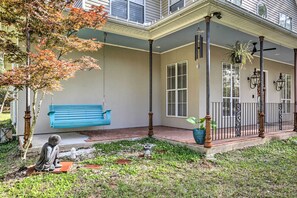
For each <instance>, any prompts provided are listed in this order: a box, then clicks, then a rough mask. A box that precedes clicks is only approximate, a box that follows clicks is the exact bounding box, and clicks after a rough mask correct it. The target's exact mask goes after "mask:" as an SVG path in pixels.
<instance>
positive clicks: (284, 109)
mask: <svg viewBox="0 0 297 198" xmlns="http://www.w3.org/2000/svg"><path fill="white" fill-rule="evenodd" d="M283 75H284V79H285V85H284V87H283V88H282V90H281V103H282V104H283V101H286V102H287V101H289V103H290V104H291V103H292V80H293V78H292V75H291V74H283ZM288 76H290V78H291V83H290V88H291V90H290V93H291V94H290V98H283V92H284V91H285V89H286V91H287V92H288V86H287V77H288ZM285 104H286V103H285ZM290 107H291V105H290ZM282 113H283V114H290V113H293V112H291V109H290V112H288V109H287V108H285V107H283V111H282Z"/></svg>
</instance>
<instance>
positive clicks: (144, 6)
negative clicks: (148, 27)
mask: <svg viewBox="0 0 297 198" xmlns="http://www.w3.org/2000/svg"><path fill="white" fill-rule="evenodd" d="M112 2H113V0H110V6H109V13H110V16H112V17H115V18H118V19H121V20H128V21H130V0H127V19H124V18H121V17H117V16H114V15H112V13H111V4H112ZM138 5H140V4H138ZM145 13H146V0H143V23H139V22H135V21H131V22H132V23H139V24H144V23H145V22H146V14H145Z"/></svg>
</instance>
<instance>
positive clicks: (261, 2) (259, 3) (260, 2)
mask: <svg viewBox="0 0 297 198" xmlns="http://www.w3.org/2000/svg"><path fill="white" fill-rule="evenodd" d="M261 4H263V5H264V6H265V9H266V13H265V16H261V15H260V14H259V6H260V5H261ZM267 13H268V9H267V6H266V4H265V3H264V2H263V1H259V2H258V4H257V14H258V15H259V16H260V17H262V18H264V19H266V18H267Z"/></svg>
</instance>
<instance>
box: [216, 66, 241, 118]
mask: <svg viewBox="0 0 297 198" xmlns="http://www.w3.org/2000/svg"><path fill="white" fill-rule="evenodd" d="M224 64H225V65H230V66H231V71H232V70H233V67H234V65H233V64H231V63H226V62H222V75H221V76H222V104H224V99H230V106H231V107H232V108H233V99H238V102H239V103H240V96H241V92H240V68H239V70H238V75H239V97H233V89H232V87H231V89H230V97H225V96H224V76H223V74H224ZM238 67H239V66H238ZM232 82H233V79H232V75H231V81H230V84H231V86H232ZM222 111H223V105H222ZM221 115H223V118H228V117H235V115H233V111H232V109H231V110H230V115H224V114H223V112H221Z"/></svg>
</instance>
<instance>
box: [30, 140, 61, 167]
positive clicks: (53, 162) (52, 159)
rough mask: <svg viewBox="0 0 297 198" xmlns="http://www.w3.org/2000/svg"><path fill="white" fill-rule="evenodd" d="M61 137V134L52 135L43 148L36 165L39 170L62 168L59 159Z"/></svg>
mask: <svg viewBox="0 0 297 198" xmlns="http://www.w3.org/2000/svg"><path fill="white" fill-rule="evenodd" d="M60 142H61V137H60V136H59V135H51V136H50V137H49V139H48V142H47V143H45V144H44V145H43V147H42V149H41V153H40V157H39V160H38V161H37V163H36V165H35V170H37V171H53V170H55V168H61V165H60V163H59V160H58V154H59V146H58V144H59V143H60Z"/></svg>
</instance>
